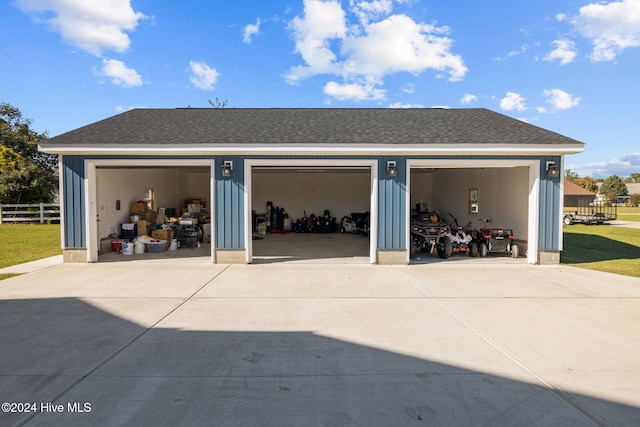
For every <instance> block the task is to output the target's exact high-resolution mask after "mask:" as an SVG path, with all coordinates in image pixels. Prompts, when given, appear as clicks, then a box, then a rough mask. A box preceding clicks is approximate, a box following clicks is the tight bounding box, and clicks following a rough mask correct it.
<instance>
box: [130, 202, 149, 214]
mask: <svg viewBox="0 0 640 427" xmlns="http://www.w3.org/2000/svg"><path fill="white" fill-rule="evenodd" d="M146 211H147V204H146V203H144V202H136V203H133V204H132V205H131V215H144V213H145V212H146Z"/></svg>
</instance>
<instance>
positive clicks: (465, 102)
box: [460, 93, 478, 105]
mask: <svg viewBox="0 0 640 427" xmlns="http://www.w3.org/2000/svg"><path fill="white" fill-rule="evenodd" d="M477 100H478V97H477V96H475V95H472V94H470V93H465V94H464V96H463V97H462V99H461V100H460V104H462V105H468V104H471V103H472V102H473V101H477Z"/></svg>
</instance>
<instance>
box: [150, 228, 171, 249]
mask: <svg viewBox="0 0 640 427" xmlns="http://www.w3.org/2000/svg"><path fill="white" fill-rule="evenodd" d="M151 237H153V238H154V239H160V240H166V241H167V244H166V248H167V249H169V246H171V240H172V239H173V230H171V229H169V230H153V231H152V232H151Z"/></svg>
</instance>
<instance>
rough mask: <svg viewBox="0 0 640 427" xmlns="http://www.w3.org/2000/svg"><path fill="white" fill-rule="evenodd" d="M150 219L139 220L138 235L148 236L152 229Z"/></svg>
mask: <svg viewBox="0 0 640 427" xmlns="http://www.w3.org/2000/svg"><path fill="white" fill-rule="evenodd" d="M150 225H151V224H149V221H147V220H145V219H141V220H139V221H138V236H147V235H148V234H149V231H150V227H149V226H150Z"/></svg>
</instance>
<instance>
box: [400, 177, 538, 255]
mask: <svg viewBox="0 0 640 427" xmlns="http://www.w3.org/2000/svg"><path fill="white" fill-rule="evenodd" d="M410 171H411V175H410V189H411V190H410V209H411V215H415V214H416V210H417V208H419V209H424V208H425V206H426V210H427V211H428V212H437V213H439V215H440V217H441V218H442V220H443V221H444V222H446V223H447V224H452V222H453V218H452V217H451V216H450V215H449V214H452V215H453V216H454V217H455V218H456V219H457V220H458V224H459V225H460V226H461V227H465V226H466V225H467V224H468V223H471V228H473V229H480V228H482V227H483V226H487V227H503V228H507V229H512V230H513V233H514V235H515V237H516V239H515V240H516V243H517V245H518V248H519V249H520V258H518V259H517V260H512V259H511V258H510V257H509V256H508V255H503V254H489V255H488V256H487V257H486V258H480V257H474V258H472V257H470V256H469V254H468V253H454V254H453V256H452V257H451V258H449V259H446V260H445V259H441V258H439V257H438V254H437V253H436V251H434V252H433V253H429V252H418V253H416V255H415V256H414V257H413V258H412V259H411V263H414V264H416V263H434V262H450V261H457V262H462V261H466V262H491V260H496V259H498V260H499V261H500V262H525V261H526V253H527V236H528V232H529V230H528V223H529V167H527V166H514V167H487V168H484V167H469V168H467V167H463V168H443V167H429V166H428V165H425V166H412V167H411V169H410ZM472 190H477V192H476V193H475V194H477V201H476V200H473V201H472V200H471V197H472V196H471V195H472V194H473V193H472ZM476 202H477V203H476ZM472 204H473V205H474V206H472ZM418 205H420V206H418ZM487 220H491V222H487Z"/></svg>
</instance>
